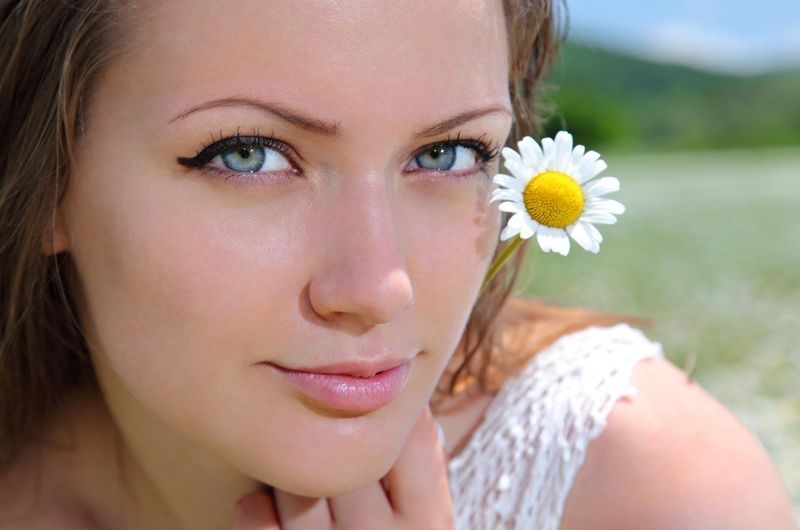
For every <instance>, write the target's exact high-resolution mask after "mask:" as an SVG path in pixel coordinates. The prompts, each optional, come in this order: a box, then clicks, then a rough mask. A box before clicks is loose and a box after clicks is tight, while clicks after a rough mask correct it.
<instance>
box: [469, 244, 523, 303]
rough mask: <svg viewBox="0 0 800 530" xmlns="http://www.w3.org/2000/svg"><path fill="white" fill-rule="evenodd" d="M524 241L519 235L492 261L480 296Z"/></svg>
mask: <svg viewBox="0 0 800 530" xmlns="http://www.w3.org/2000/svg"><path fill="white" fill-rule="evenodd" d="M524 241H525V240H524V239H522V238H521V237H519V236H517V238H516V239H515V240H514V241H512V242H511V244H510V245H508V246H507V247H506V248H505V250H503V253H502V254H500V255H499V256H497V259H496V260H494V263H492V265H491V266H490V267H489V272H487V273H486V277H485V278H484V279H483V285H481V291H480V293H479V294H478V296H479V297H480V295H482V294H483V291H484V290H485V289H486V286H487V285H489V282H491V281H492V278H494V277H495V276H496V275H497V273H498V272H499V271H500V269H502V268H503V265H505V264H506V262H507V261H508V260H509V258H511V256H513V255H514V252H515V251H516V250H517V249H518V248H519V246H520V245H522V243H523V242H524Z"/></svg>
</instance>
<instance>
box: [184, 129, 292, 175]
mask: <svg viewBox="0 0 800 530" xmlns="http://www.w3.org/2000/svg"><path fill="white" fill-rule="evenodd" d="M290 157H291V155H290V154H289V148H287V147H286V144H285V143H283V142H281V141H279V140H277V139H274V138H267V137H263V136H239V135H236V136H231V137H228V138H222V139H221V140H218V141H216V142H214V143H213V144H211V145H209V146H207V147H205V148H204V149H203V150H202V151H200V152H199V153H198V154H197V155H196V156H194V157H193V158H188V157H178V163H179V164H182V165H184V166H187V167H195V168H202V167H206V166H208V167H210V168H215V169H218V170H219V171H221V172H227V173H270V172H273V171H283V172H286V171H293V166H292V164H291V162H290V161H289V158H290Z"/></svg>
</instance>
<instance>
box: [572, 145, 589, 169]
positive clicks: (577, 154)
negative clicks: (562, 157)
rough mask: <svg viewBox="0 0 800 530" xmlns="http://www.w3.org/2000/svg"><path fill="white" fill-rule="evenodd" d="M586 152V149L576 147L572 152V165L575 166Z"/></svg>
mask: <svg viewBox="0 0 800 530" xmlns="http://www.w3.org/2000/svg"><path fill="white" fill-rule="evenodd" d="M585 152H586V148H585V147H584V146H582V145H576V146H575V149H573V150H572V164H573V165H574V166H577V165H578V164H580V162H581V158H583V154H584V153H585Z"/></svg>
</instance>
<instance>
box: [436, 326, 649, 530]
mask: <svg viewBox="0 0 800 530" xmlns="http://www.w3.org/2000/svg"><path fill="white" fill-rule="evenodd" d="M651 356H663V351H662V347H661V345H660V344H659V343H656V342H652V341H650V340H649V339H647V338H646V337H645V335H644V334H643V333H642V332H641V331H640V330H638V329H635V328H632V327H630V326H629V325H627V324H617V325H615V326H611V327H590V328H586V329H584V330H581V331H578V332H575V333H571V334H569V335H565V336H563V337H561V338H560V339H559V340H558V341H556V342H555V343H554V344H553V345H551V346H550V347H549V348H547V349H546V350H544V351H542V352H540V353H539V354H538V355H536V356H535V357H534V358H533V360H532V361H531V362H530V363H529V364H528V365H527V366H526V367H525V369H524V370H523V371H522V372H521V373H520V374H519V375H518V376H517V377H515V378H512V379H509V380H508V381H506V383H505V385H504V386H503V388H502V390H501V391H500V392H499V393H498V394H497V396H496V397H495V398H494V400H493V401H492V403H491V405H490V406H489V408H488V409H487V410H486V413H485V415H484V421H483V422H482V423H481V425H479V427H478V429H477V430H476V431H475V432H474V433H473V435H472V437H471V439H470V441H469V442H468V444H467V446H466V447H465V448H464V450H463V451H462V452H461V453H460V454H459V455H458V456H457V457H456V458H453V459H451V460H450V463H449V469H450V484H451V491H452V494H453V502H454V507H455V509H456V513H457V519H458V528H459V530H489V529H496V528H504V529H505V528H508V529H520V530H521V529H530V528H536V529H540V530H557V528H558V526H559V524H560V521H561V517H562V514H563V509H564V504H565V503H566V499H567V495H568V494H569V491H570V489H571V488H572V483H573V480H574V478H575V475H576V474H577V472H578V469H579V468H580V466H581V465H582V464H583V461H584V459H585V457H586V450H587V447H588V445H589V442H590V441H591V440H592V439H594V438H596V437H597V436H599V435H600V433H601V432H602V430H603V428H604V427H605V425H606V419H607V417H608V414H609V413H610V412H611V409H612V407H613V406H614V404H615V403H616V402H617V400H619V399H620V398H621V397H623V396H629V397H632V396H633V395H635V394H636V389H635V387H633V385H631V384H630V374H631V370H632V368H633V365H634V364H635V363H636V362H638V361H639V360H641V359H644V358H646V357H651Z"/></svg>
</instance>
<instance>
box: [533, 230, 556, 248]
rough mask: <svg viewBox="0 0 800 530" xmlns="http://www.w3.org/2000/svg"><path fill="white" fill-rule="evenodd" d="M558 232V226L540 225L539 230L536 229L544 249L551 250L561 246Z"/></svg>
mask: <svg viewBox="0 0 800 530" xmlns="http://www.w3.org/2000/svg"><path fill="white" fill-rule="evenodd" d="M558 232H559V229H558V228H551V227H549V226H544V225H539V230H537V231H536V240H537V241H538V242H539V246H540V247H542V250H543V251H545V252H550V251H551V250H556V248H557V247H559V236H560V234H559V233H558Z"/></svg>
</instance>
